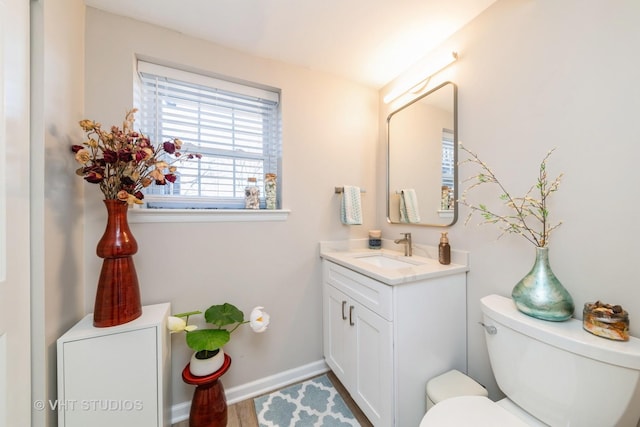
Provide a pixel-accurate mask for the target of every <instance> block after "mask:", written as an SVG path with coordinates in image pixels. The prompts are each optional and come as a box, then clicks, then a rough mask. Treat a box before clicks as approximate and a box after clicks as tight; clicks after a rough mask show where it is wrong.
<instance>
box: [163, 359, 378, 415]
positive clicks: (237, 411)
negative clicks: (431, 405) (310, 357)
mask: <svg viewBox="0 0 640 427" xmlns="http://www.w3.org/2000/svg"><path fill="white" fill-rule="evenodd" d="M327 376H328V377H329V379H330V380H331V382H332V383H333V385H334V386H335V388H336V390H338V393H340V396H342V398H343V399H344V401H345V403H346V404H347V406H348V407H349V409H351V412H353V415H354V416H355V417H356V420H358V422H359V423H360V425H362V427H372V424H371V423H370V422H369V420H368V419H367V417H365V416H364V414H363V413H362V411H361V410H360V408H358V406H357V405H356V404H355V403H354V402H353V400H352V399H351V396H349V393H348V392H347V390H346V389H345V388H344V386H343V385H342V384H341V383H340V381H338V378H336V376H335V375H334V374H333V372H331V371H329V372H328V373H327ZM172 427H189V420H184V421H181V422H179V423H177V424H174V425H173V426H172ZM227 427H258V418H257V417H256V411H255V407H254V406H253V399H247V400H243V401H242V402H238V403H235V404H233V405H229V407H228V409H227Z"/></svg>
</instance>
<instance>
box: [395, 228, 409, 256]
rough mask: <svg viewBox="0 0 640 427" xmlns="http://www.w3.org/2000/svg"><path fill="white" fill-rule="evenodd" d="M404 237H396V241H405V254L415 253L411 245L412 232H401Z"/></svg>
mask: <svg viewBox="0 0 640 427" xmlns="http://www.w3.org/2000/svg"><path fill="white" fill-rule="evenodd" d="M400 234H402V235H403V236H404V237H403V238H402V239H396V240H394V241H393V242H394V243H404V256H411V255H413V248H412V246H411V233H400Z"/></svg>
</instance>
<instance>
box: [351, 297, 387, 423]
mask: <svg viewBox="0 0 640 427" xmlns="http://www.w3.org/2000/svg"><path fill="white" fill-rule="evenodd" d="M350 315H351V318H352V322H351V323H353V326H352V327H351V335H350V338H349V341H350V342H351V343H352V349H351V352H352V353H353V358H354V359H355V378H354V385H353V391H352V393H351V394H352V397H353V400H355V401H356V403H358V406H359V407H360V409H362V412H364V413H365V415H366V416H367V418H369V420H370V421H371V422H372V423H373V424H374V425H376V426H392V425H393V416H392V414H393V411H392V408H393V397H394V395H393V338H392V333H393V324H392V323H391V322H389V321H388V320H386V319H384V318H382V317H380V316H379V315H377V314H376V313H374V312H373V311H371V310H369V309H368V308H366V307H364V306H363V305H360V304H358V303H354V307H353V309H352V310H351V313H350Z"/></svg>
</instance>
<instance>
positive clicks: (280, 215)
mask: <svg viewBox="0 0 640 427" xmlns="http://www.w3.org/2000/svg"><path fill="white" fill-rule="evenodd" d="M290 212H291V211H290V210H288V209H274V210H271V209H269V210H267V209H144V208H132V209H129V223H155V222H158V223H160V222H164V223H167V222H182V223H185V222H187V223H196V222H198V223H200V222H248V221H255V222H260V221H286V220H287V218H288V217H289V213H290Z"/></svg>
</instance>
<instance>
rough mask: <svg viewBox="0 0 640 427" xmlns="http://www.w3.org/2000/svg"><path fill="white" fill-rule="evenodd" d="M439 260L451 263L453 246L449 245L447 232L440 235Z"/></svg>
mask: <svg viewBox="0 0 640 427" xmlns="http://www.w3.org/2000/svg"><path fill="white" fill-rule="evenodd" d="M438 261H440V264H444V265H448V264H451V246H449V238H448V237H447V233H442V236H440V244H439V245H438Z"/></svg>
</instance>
